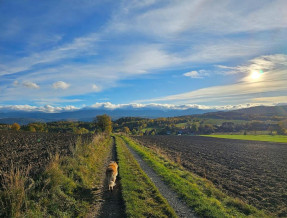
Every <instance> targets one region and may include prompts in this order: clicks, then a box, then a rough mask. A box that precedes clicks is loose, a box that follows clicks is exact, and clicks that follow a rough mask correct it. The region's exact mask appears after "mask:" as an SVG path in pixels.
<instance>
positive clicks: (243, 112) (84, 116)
mask: <svg viewBox="0 0 287 218" xmlns="http://www.w3.org/2000/svg"><path fill="white" fill-rule="evenodd" d="M101 114H108V115H109V116H111V117H112V119H113V120H115V119H118V118H121V117H143V118H158V117H177V116H188V115H196V116H200V117H202V118H218V119H227V120H229V119H238V120H253V119H258V120H267V119H271V118H272V117H273V118H274V117H280V118H281V119H282V117H283V118H284V119H287V105H285V106H257V107H251V108H244V109H239V110H232V111H217V110H214V109H210V110H203V109H198V108H188V109H168V108H144V107H143V108H117V109H106V108H84V109H79V110H74V111H65V112H58V113H46V112H39V111H37V112H27V111H21V110H17V111H0V123H3V124H12V123H14V122H17V123H19V124H21V125H24V124H28V123H32V122H52V121H63V120H71V121H92V120H93V119H94V118H95V117H96V116H97V115H101Z"/></svg>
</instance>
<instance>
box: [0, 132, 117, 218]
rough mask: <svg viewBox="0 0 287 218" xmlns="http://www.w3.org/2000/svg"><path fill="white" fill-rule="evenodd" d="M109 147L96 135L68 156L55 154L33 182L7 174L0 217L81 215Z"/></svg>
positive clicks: (106, 140) (107, 139)
mask: <svg viewBox="0 0 287 218" xmlns="http://www.w3.org/2000/svg"><path fill="white" fill-rule="evenodd" d="M111 146H112V140H111V138H110V137H105V136H103V135H98V136H96V137H95V139H94V141H93V142H92V143H90V144H85V143H82V142H81V141H79V142H78V143H77V145H76V147H75V148H74V151H73V155H72V156H69V157H59V155H55V157H54V158H53V160H52V161H51V162H50V164H49V165H48V166H47V167H46V169H45V171H44V172H43V173H42V174H41V175H39V177H38V178H37V179H35V178H34V179H35V180H32V179H31V178H28V177H27V174H24V173H21V172H19V171H18V170H16V171H15V172H16V173H14V174H13V173H10V174H9V176H6V177H7V178H8V179H6V181H4V182H3V184H2V185H3V187H4V188H2V189H1V190H0V207H1V209H0V217H2V216H3V217H82V216H84V215H85V214H86V213H87V212H88V210H89V208H90V206H91V205H92V204H93V203H94V202H93V200H94V199H93V198H92V194H91V190H92V188H93V187H95V186H96V185H98V184H99V183H100V181H101V176H102V175H101V171H102V169H103V168H104V163H105V159H106V157H107V156H108V154H109V152H110V150H111ZM29 181H30V182H29ZM31 181H32V182H31ZM27 184H30V185H28V186H27ZM29 186H30V187H29ZM5 187H6V188H5ZM7 188H8V189H7Z"/></svg>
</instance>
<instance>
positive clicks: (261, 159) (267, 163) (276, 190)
mask: <svg viewBox="0 0 287 218" xmlns="http://www.w3.org/2000/svg"><path fill="white" fill-rule="evenodd" d="M135 138H136V139H137V140H139V141H141V142H142V143H143V144H144V145H146V146H149V147H153V146H158V147H160V148H162V149H163V150H164V151H165V152H166V154H167V155H168V156H169V157H171V158H172V159H173V160H175V161H180V162H181V164H182V165H183V166H184V167H185V168H187V169H188V170H190V171H192V172H194V173H196V174H198V175H200V176H202V177H206V178H207V179H209V180H211V181H212V182H213V183H214V184H215V185H216V186H217V187H219V188H220V189H222V190H224V191H226V192H227V193H228V194H230V195H232V196H235V197H240V198H241V199H243V200H244V201H246V202H248V203H250V204H252V205H254V206H256V207H257V208H260V209H265V210H267V211H271V212H274V213H275V214H277V215H278V216H282V217H286V216H287V193H286V187H287V167H286V166H287V144H283V143H271V142H258V141H243V140H231V139H220V138H209V137H200V136H195V137H192V136H143V137H135Z"/></svg>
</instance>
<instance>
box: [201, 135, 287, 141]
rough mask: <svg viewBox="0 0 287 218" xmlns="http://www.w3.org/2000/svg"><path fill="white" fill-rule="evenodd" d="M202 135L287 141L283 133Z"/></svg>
mask: <svg viewBox="0 0 287 218" xmlns="http://www.w3.org/2000/svg"><path fill="white" fill-rule="evenodd" d="M202 136H207V137H215V138H225V139H241V140H252V141H265V142H283V143H287V136H283V135H202Z"/></svg>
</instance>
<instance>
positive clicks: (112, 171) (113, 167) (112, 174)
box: [106, 161, 118, 191]
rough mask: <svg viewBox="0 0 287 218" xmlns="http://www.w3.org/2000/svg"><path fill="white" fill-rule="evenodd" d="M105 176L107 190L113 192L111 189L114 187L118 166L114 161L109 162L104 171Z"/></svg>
mask: <svg viewBox="0 0 287 218" xmlns="http://www.w3.org/2000/svg"><path fill="white" fill-rule="evenodd" d="M106 174H107V177H108V185H109V190H111V191H113V188H114V186H115V185H116V183H115V182H116V178H117V175H118V164H117V163H116V162H115V161H111V162H110V164H109V166H108V168H107V170H106Z"/></svg>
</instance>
